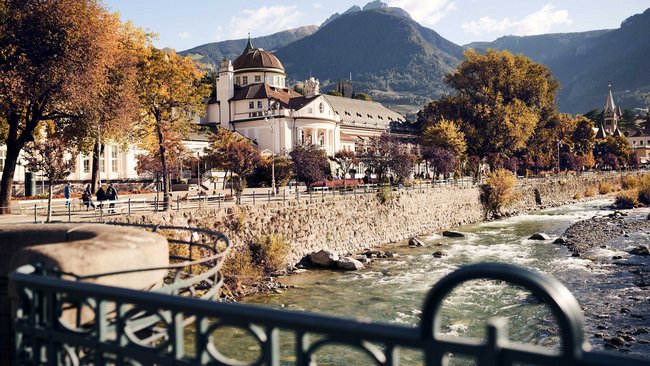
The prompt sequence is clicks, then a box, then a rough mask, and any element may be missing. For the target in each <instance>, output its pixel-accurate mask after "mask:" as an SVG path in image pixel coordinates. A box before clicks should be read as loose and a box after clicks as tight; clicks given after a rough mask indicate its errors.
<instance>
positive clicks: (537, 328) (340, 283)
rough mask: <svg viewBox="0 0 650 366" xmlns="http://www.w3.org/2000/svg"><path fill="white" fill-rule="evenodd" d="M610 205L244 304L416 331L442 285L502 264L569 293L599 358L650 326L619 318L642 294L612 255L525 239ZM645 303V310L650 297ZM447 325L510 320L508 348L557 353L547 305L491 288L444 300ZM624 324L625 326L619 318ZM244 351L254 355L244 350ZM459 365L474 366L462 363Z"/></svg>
mask: <svg viewBox="0 0 650 366" xmlns="http://www.w3.org/2000/svg"><path fill="white" fill-rule="evenodd" d="M610 204H611V201H608V200H602V199H601V200H596V201H589V202H582V203H577V204H572V205H566V206H562V207H557V208H552V209H546V210H542V211H535V212H532V213H529V214H526V215H520V216H516V217H512V218H508V219H503V220H498V221H493V222H484V223H478V224H473V225H466V226H463V227H459V228H456V229H455V230H458V231H461V232H464V233H466V234H467V236H466V238H457V239H452V238H444V237H442V236H440V235H437V234H433V233H432V234H430V235H428V236H423V237H421V239H422V240H423V241H424V243H425V246H424V247H420V248H409V247H408V246H407V244H406V243H404V242H401V243H398V244H392V245H388V246H386V247H385V248H384V250H390V251H393V252H395V253H397V254H398V256H397V257H396V258H389V259H385V260H378V261H375V262H373V263H371V264H369V265H368V266H367V268H366V269H364V270H361V271H357V272H341V271H330V270H313V271H309V272H306V273H302V274H298V275H292V276H287V277H284V278H280V279H279V281H281V282H282V283H285V284H288V285H293V286H295V288H290V289H286V290H283V291H282V292H281V293H273V294H261V295H257V296H254V297H250V298H248V299H246V302H249V303H255V304H262V305H264V306H271V307H275V308H288V309H292V310H296V311H309V312H316V313H324V314H331V315H337V316H344V317H364V318H369V319H372V320H374V321H379V322H388V323H402V324H406V325H416V324H417V323H418V322H419V319H420V315H421V311H420V309H421V307H422V304H423V300H424V297H425V295H426V293H427V291H428V290H429V289H430V288H431V286H432V285H433V284H434V283H435V282H436V281H437V280H438V279H439V278H441V277H442V276H444V275H445V274H448V273H450V272H451V271H453V270H455V269H457V268H459V267H460V266H463V265H466V264H469V263H477V262H483V261H497V262H506V263H513V264H517V265H520V266H525V267H528V268H533V269H537V270H539V271H541V272H543V273H545V274H550V275H552V276H555V277H556V278H557V279H558V280H560V281H561V282H562V283H564V284H565V285H566V286H567V287H568V288H569V290H571V292H572V293H573V294H574V295H575V296H576V298H577V299H578V302H579V303H580V304H581V306H583V310H584V311H585V318H586V327H585V332H586V336H587V338H588V339H589V340H590V342H591V343H592V344H594V346H595V348H603V347H604V345H605V342H604V341H603V340H602V339H601V338H599V337H597V336H596V333H598V332H602V333H603V334H604V335H605V338H607V337H610V336H612V335H615V334H616V330H618V329H622V328H625V327H627V328H630V327H632V328H634V327H639V326H641V327H644V326H645V327H647V326H649V325H650V322H649V321H648V320H644V319H642V317H641V318H632V317H630V316H629V315H630V314H619V311H618V310H619V307H622V306H625V304H626V303H627V302H629V301H630V300H629V299H627V297H629V296H628V292H626V291H632V292H635V293H636V294H637V295H638V294H639V291H641V292H640V293H641V295H643V294H644V293H643V291H644V289H638V288H633V287H635V286H634V285H632V284H631V283H630V279H629V278H628V275H627V274H620V273H619V272H620V268H619V267H617V266H615V265H612V263H610V262H611V261H609V260H600V259H605V258H611V256H612V255H613V254H617V250H616V249H612V248H604V249H598V251H597V252H595V253H593V254H592V255H591V256H590V257H589V258H585V257H584V256H583V257H580V258H575V257H572V256H571V253H570V252H569V251H568V250H567V249H566V248H565V247H564V246H561V245H556V244H552V243H551V241H543V242H540V241H534V240H528V239H527V238H528V237H529V236H530V235H532V234H534V233H536V232H544V233H547V234H549V235H550V236H551V237H552V238H555V237H558V236H560V235H562V234H563V233H564V231H565V230H566V229H567V228H568V227H569V226H570V225H571V224H572V223H574V222H576V221H578V220H582V219H587V218H591V217H592V216H594V215H606V214H609V213H611V211H609V209H607V207H608V206H609V205H610ZM450 214H453V213H450ZM636 215H647V210H645V211H644V210H641V211H638V212H637V213H636ZM649 238H650V236H648V234H647V233H641V234H635V236H633V237H632V238H628V239H616V240H628V241H634V242H638V241H645V243H644V244H648V243H649V242H650V239H649ZM434 251H442V252H443V253H444V254H445V256H443V257H442V258H434V257H433V256H432V253H433V252H434ZM624 254H625V255H627V253H624ZM599 258H600V259H599ZM625 273H627V272H625ZM644 299H645V302H646V303H647V302H648V299H647V296H646V297H645V298H644ZM617 301H618V302H617ZM626 301H627V302H626ZM632 312H634V309H633V311H632ZM442 316H443V317H442V318H443V320H444V323H443V327H442V331H443V332H444V333H446V334H448V335H462V336H472V337H483V336H484V330H485V324H486V321H487V319H489V318H492V317H494V316H501V317H505V318H507V319H508V332H509V335H510V339H511V340H514V341H517V342H524V343H533V344H538V345H542V346H545V347H551V348H556V347H557V344H558V335H557V327H556V324H555V322H554V320H553V318H552V316H551V315H550V313H549V312H548V311H547V309H546V308H545V307H544V306H543V305H541V304H539V303H538V302H537V301H535V299H534V298H532V297H530V296H528V293H526V292H525V291H524V290H522V289H520V288H516V287H511V286H506V285H503V284H500V283H496V282H493V281H473V282H469V283H467V284H466V285H464V286H462V287H461V288H459V289H457V290H455V291H454V292H453V294H452V295H451V296H450V297H449V298H448V299H447V300H445V307H444V309H443V313H442ZM623 316H626V317H624V318H621V317H623ZM622 322H623V323H622ZM242 347H243V348H246V347H248V349H251V347H250V346H244V345H243V344H242ZM623 351H624V352H628V353H634V354H640V355H644V354H646V355H647V354H648V353H650V348H648V345H644V344H635V345H634V346H631V347H626V348H625V349H624V350H623ZM237 353H238V352H237ZM239 355H241V353H239ZM401 357H402V361H403V364H413V365H417V364H420V357H419V355H418V354H417V353H416V352H408V351H407V352H403V353H402V356H401ZM291 359H292V357H291V355H290V354H289V355H286V357H285V358H284V360H285V361H290V360H291ZM354 360H356V356H355V353H350V352H349V351H342V350H340V349H339V350H334V349H333V350H330V351H329V352H324V353H323V354H319V365H320V364H332V365H335V364H348V363H355V364H360V365H361V364H366V362H363V361H358V362H356V361H354ZM457 361H458V360H457ZM455 363H456V364H471V362H469V363H468V362H465V361H460V362H455Z"/></svg>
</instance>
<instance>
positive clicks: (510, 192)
mask: <svg viewBox="0 0 650 366" xmlns="http://www.w3.org/2000/svg"><path fill="white" fill-rule="evenodd" d="M516 184H517V178H516V177H515V176H514V175H513V174H512V173H511V172H510V171H509V170H506V169H499V170H497V171H495V172H492V173H490V174H489V175H488V177H487V179H486V182H485V184H484V185H482V186H481V201H482V203H483V206H484V207H485V209H486V211H487V212H491V213H493V214H497V213H499V212H500V211H501V209H502V208H504V207H507V206H509V205H511V204H513V203H514V202H516V201H517V199H518V196H517V194H516V192H515V185H516Z"/></svg>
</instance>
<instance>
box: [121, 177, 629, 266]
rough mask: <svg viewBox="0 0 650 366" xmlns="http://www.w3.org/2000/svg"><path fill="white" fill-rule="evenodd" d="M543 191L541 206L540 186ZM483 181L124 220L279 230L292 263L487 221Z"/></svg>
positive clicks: (569, 182) (522, 191)
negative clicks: (384, 198) (387, 195)
mask: <svg viewBox="0 0 650 366" xmlns="http://www.w3.org/2000/svg"><path fill="white" fill-rule="evenodd" d="M605 179H619V177H618V176H614V177H612V178H604V177H602V176H596V177H580V178H575V177H572V178H570V179H567V178H563V179H562V178H558V179H547V180H540V181H527V182H526V181H523V182H520V184H519V185H518V187H517V191H518V193H519V196H520V200H519V201H518V203H517V204H516V205H514V206H513V207H510V208H509V212H508V213H509V214H516V213H518V212H522V211H526V210H531V209H535V208H541V207H546V206H554V205H561V204H565V203H569V202H571V201H573V200H574V196H575V195H576V193H580V194H582V193H583V192H584V191H585V189H586V188H587V187H589V186H597V185H598V183H599V182H601V181H603V180H605ZM536 191H537V192H539V199H540V200H541V204H538V203H537V200H536V197H535V195H536V194H535V192H536ZM484 218H485V215H484V212H483V208H482V206H481V204H480V190H479V188H478V187H442V188H436V189H425V190H417V189H416V190H413V191H410V190H409V191H401V192H398V193H396V192H393V199H392V200H391V201H390V202H388V203H385V204H382V203H380V202H379V200H378V198H377V197H376V195H374V194H367V195H358V196H356V197H355V196H353V195H348V196H335V197H331V196H329V197H325V198H324V199H323V198H320V197H319V198H314V199H313V200H312V201H311V203H309V199H308V198H307V199H304V198H303V199H301V200H300V201H290V202H286V203H284V204H283V203H266V204H258V205H244V206H238V207H235V208H222V209H206V210H200V211H193V212H182V211H181V212H165V213H157V214H153V213H152V214H141V215H134V216H131V217H124V218H120V219H119V220H120V221H124V222H132V223H154V224H172V225H181V226H185V225H188V224H195V225H198V226H201V227H206V228H209V229H214V230H219V231H222V232H224V233H225V234H226V235H228V237H229V238H231V240H232V241H233V244H234V246H235V247H236V246H237V245H241V244H243V243H246V242H249V241H250V240H252V239H254V238H255V237H256V236H259V235H268V234H278V235H281V236H282V237H284V238H285V240H287V241H288V242H289V244H290V247H291V254H290V258H289V260H290V262H291V263H296V262H298V261H299V260H300V259H301V258H302V257H304V256H305V255H307V254H309V253H311V252H312V251H316V250H319V249H322V248H328V249H330V250H333V251H335V252H337V253H338V254H346V253H348V252H358V251H361V250H363V249H365V248H371V247H376V246H380V245H383V244H386V243H389V242H395V241H399V240H402V239H406V238H408V237H411V236H414V235H419V234H425V233H430V232H434V231H438V230H442V229H447V228H452V227H454V226H459V225H463V224H469V223H475V222H479V221H482V220H484Z"/></svg>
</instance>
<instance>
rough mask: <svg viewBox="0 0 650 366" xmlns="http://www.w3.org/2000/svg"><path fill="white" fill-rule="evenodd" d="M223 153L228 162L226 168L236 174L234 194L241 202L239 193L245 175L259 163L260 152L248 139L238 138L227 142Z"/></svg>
mask: <svg viewBox="0 0 650 366" xmlns="http://www.w3.org/2000/svg"><path fill="white" fill-rule="evenodd" d="M223 153H224V156H225V158H226V161H227V162H228V165H227V166H228V169H229V170H230V171H231V172H233V173H234V174H237V177H236V181H235V183H236V184H235V194H236V196H237V203H241V195H242V192H243V191H244V188H246V177H247V176H248V175H250V174H251V173H253V171H254V170H255V168H256V167H257V166H258V165H259V164H260V161H261V156H260V152H259V150H257V149H256V148H254V147H253V146H252V145H251V144H250V142H249V141H245V140H238V141H232V142H230V143H228V144H227V145H226V146H225V148H224V152H223ZM231 183H232V182H231Z"/></svg>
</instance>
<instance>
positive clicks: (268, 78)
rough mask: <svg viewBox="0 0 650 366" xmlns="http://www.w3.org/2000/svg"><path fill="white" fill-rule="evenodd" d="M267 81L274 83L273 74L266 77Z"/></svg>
mask: <svg viewBox="0 0 650 366" xmlns="http://www.w3.org/2000/svg"><path fill="white" fill-rule="evenodd" d="M266 83H267V84H273V76H267V77H266Z"/></svg>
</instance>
